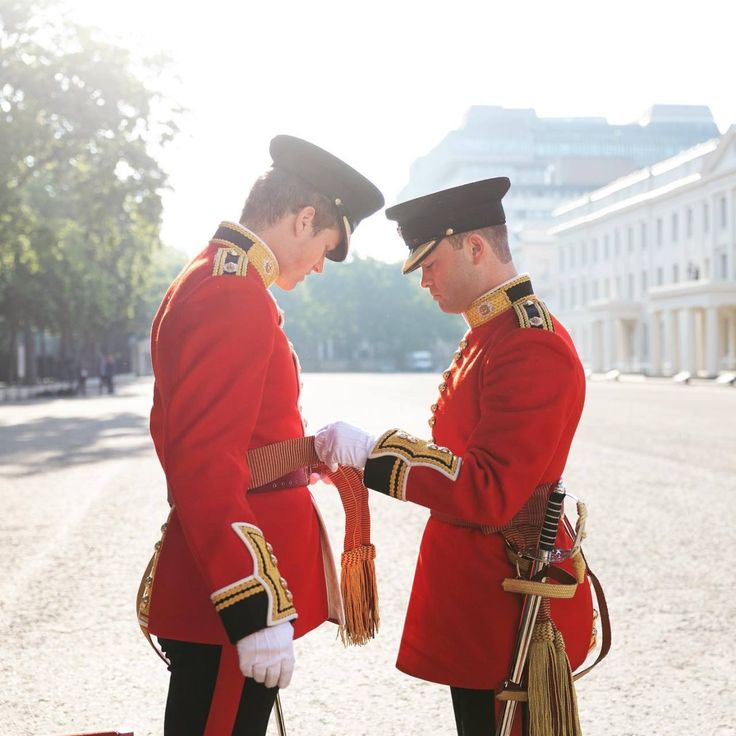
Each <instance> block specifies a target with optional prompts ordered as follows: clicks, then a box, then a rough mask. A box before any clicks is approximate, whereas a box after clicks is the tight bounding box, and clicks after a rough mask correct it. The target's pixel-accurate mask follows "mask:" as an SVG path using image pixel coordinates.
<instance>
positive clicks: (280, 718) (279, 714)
mask: <svg viewBox="0 0 736 736" xmlns="http://www.w3.org/2000/svg"><path fill="white" fill-rule="evenodd" d="M276 728H277V729H278V732H279V736H286V721H284V711H283V710H281V695H280V693H276Z"/></svg>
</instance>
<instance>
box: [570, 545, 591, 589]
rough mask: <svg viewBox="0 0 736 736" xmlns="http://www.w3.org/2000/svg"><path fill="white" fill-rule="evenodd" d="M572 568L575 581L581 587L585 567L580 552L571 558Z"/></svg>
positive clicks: (583, 580)
mask: <svg viewBox="0 0 736 736" xmlns="http://www.w3.org/2000/svg"><path fill="white" fill-rule="evenodd" d="M572 568H573V570H574V571H575V579H576V580H577V581H578V585H582V584H583V583H584V582H585V571H586V569H587V565H586V564H585V559H584V558H583V555H582V554H581V552H580V550H578V551H577V552H576V553H575V554H574V555H573V556H572Z"/></svg>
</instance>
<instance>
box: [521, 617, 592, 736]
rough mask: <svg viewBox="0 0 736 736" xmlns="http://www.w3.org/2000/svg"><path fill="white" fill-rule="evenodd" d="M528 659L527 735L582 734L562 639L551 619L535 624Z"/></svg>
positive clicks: (562, 735)
mask: <svg viewBox="0 0 736 736" xmlns="http://www.w3.org/2000/svg"><path fill="white" fill-rule="evenodd" d="M528 662H529V670H528V688H529V736H582V733H581V731H580V720H579V718H578V707H577V701H576V698H575V685H574V683H573V679H572V671H571V670H570V662H569V660H568V659H567V654H566V653H565V642H564V641H563V639H562V635H561V634H560V632H559V631H558V630H557V627H556V626H555V625H554V623H553V622H552V621H551V620H549V619H546V620H539V621H538V622H537V625H536V626H535V627H534V634H533V635H532V640H531V643H530V645H529V660H528Z"/></svg>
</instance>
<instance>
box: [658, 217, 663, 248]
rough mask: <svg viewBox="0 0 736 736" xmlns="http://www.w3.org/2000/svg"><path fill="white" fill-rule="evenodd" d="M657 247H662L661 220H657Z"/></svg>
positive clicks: (659, 218)
mask: <svg viewBox="0 0 736 736" xmlns="http://www.w3.org/2000/svg"><path fill="white" fill-rule="evenodd" d="M657 245H662V218H661V217H658V218H657Z"/></svg>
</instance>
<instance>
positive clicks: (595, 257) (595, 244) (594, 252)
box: [591, 238, 598, 263]
mask: <svg viewBox="0 0 736 736" xmlns="http://www.w3.org/2000/svg"><path fill="white" fill-rule="evenodd" d="M591 263H598V240H597V239H596V238H593V248H592V249H591Z"/></svg>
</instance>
